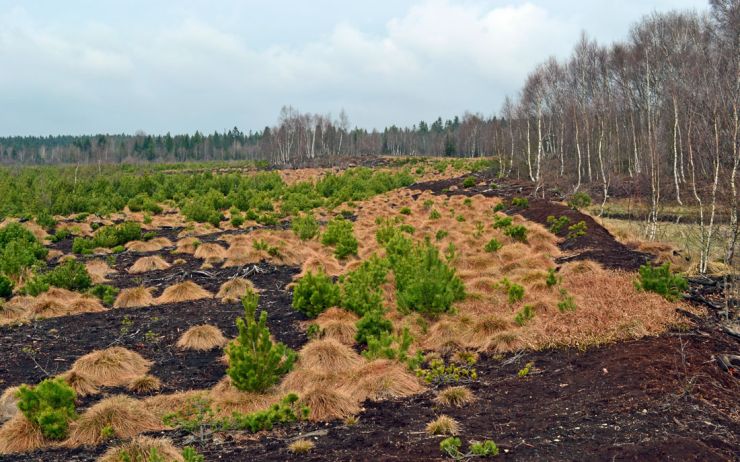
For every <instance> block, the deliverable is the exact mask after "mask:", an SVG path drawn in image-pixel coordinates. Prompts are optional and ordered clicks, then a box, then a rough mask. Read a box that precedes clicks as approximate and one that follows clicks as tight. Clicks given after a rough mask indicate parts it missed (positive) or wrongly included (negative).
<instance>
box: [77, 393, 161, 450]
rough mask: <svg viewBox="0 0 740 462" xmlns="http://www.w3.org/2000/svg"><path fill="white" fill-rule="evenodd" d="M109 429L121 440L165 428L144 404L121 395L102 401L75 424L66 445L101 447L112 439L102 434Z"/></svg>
mask: <svg viewBox="0 0 740 462" xmlns="http://www.w3.org/2000/svg"><path fill="white" fill-rule="evenodd" d="M106 428H108V429H110V430H112V431H113V435H114V436H116V437H118V438H131V437H133V436H136V435H138V434H140V433H144V432H149V431H156V430H162V429H164V428H165V427H164V425H163V424H162V422H161V420H160V419H158V418H157V416H156V415H155V414H153V413H152V412H151V411H150V410H149V408H148V407H147V406H146V404H144V403H143V402H142V401H138V400H136V399H134V398H131V397H129V396H125V395H118V396H113V397H110V398H106V399H103V400H102V401H99V402H98V403H96V404H95V405H93V406H92V407H91V408H90V409H88V410H87V411H85V412H84V413H83V414H82V415H81V416H80V417H79V418H78V419H77V420H76V421H74V422H73V423H72V425H71V428H70V435H69V438H68V439H67V440H66V441H65V445H66V446H71V447H75V446H82V445H94V444H100V443H101V442H103V441H104V440H105V439H106V438H108V437H109V436H107V435H105V434H104V432H103V429H106Z"/></svg>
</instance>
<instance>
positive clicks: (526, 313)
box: [514, 305, 534, 326]
mask: <svg viewBox="0 0 740 462" xmlns="http://www.w3.org/2000/svg"><path fill="white" fill-rule="evenodd" d="M532 318H534V307H533V306H532V305H524V307H522V309H521V310H519V311H518V312H517V314H516V316H514V322H515V323H516V324H517V325H518V326H523V325H525V324H526V323H527V321H529V320H530V319H532Z"/></svg>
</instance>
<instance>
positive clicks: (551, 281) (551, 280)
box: [545, 268, 560, 287]
mask: <svg viewBox="0 0 740 462" xmlns="http://www.w3.org/2000/svg"><path fill="white" fill-rule="evenodd" d="M555 271H556V270H555V268H550V269H548V270H547V278H545V284H547V287H552V286H554V285H556V284H557V283H558V282H560V281H559V278H558V276H557V275H556V274H555Z"/></svg>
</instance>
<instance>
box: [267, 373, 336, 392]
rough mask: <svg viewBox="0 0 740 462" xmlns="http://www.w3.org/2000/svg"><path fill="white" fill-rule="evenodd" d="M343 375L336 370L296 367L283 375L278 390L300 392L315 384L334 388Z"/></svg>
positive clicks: (315, 385)
mask: <svg viewBox="0 0 740 462" xmlns="http://www.w3.org/2000/svg"><path fill="white" fill-rule="evenodd" d="M345 377H346V376H345V375H340V374H339V373H338V372H326V371H321V370H315V369H304V368H297V369H293V370H292V371H290V372H289V373H288V374H287V375H286V376H285V377H283V380H282V382H280V390H282V391H284V392H286V393H288V392H296V393H302V392H304V391H306V390H308V389H309V388H312V387H317V386H318V387H322V388H332V389H334V388H337V387H339V386H341V384H342V381H343V379H344V378H345Z"/></svg>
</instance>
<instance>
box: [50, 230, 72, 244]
mask: <svg viewBox="0 0 740 462" xmlns="http://www.w3.org/2000/svg"><path fill="white" fill-rule="evenodd" d="M71 236H72V231H71V230H70V229H69V228H64V229H57V230H56V231H55V232H54V234H52V235H51V236H50V237H49V239H51V242H61V241H63V240H65V239H67V238H69V237H71Z"/></svg>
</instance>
